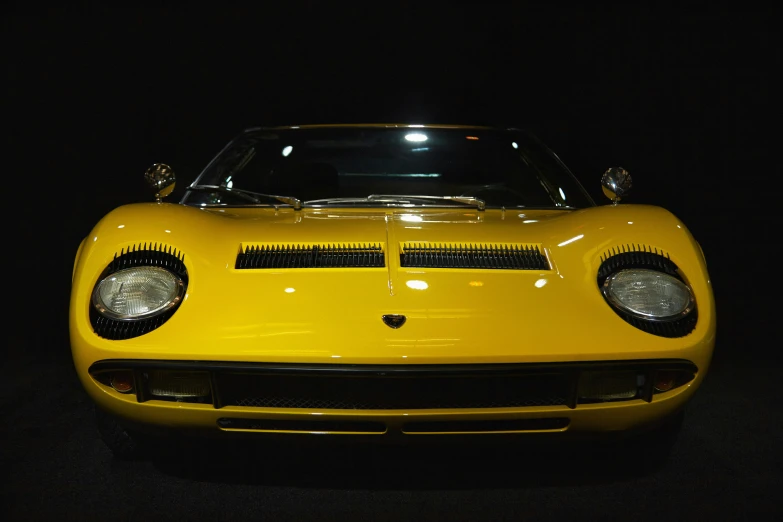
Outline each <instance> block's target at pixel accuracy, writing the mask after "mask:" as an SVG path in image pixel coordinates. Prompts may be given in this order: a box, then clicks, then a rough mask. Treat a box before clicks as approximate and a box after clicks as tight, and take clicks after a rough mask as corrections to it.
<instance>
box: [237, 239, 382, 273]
mask: <svg viewBox="0 0 783 522" xmlns="http://www.w3.org/2000/svg"><path fill="white" fill-rule="evenodd" d="M383 266H385V263H384V257H383V248H382V247H381V245H378V244H369V245H368V244H365V243H362V244H328V245H246V246H244V248H243V249H242V250H241V251H240V253H239V255H238V256H237V261H236V265H235V267H236V268H237V269H255V268H347V267H360V268H363V267H383Z"/></svg>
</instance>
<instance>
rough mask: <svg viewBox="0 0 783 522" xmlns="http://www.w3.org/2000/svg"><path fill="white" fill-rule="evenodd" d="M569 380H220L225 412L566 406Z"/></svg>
mask: <svg viewBox="0 0 783 522" xmlns="http://www.w3.org/2000/svg"><path fill="white" fill-rule="evenodd" d="M570 382H571V381H570V380H569V376H568V375H566V374H549V375H529V374H528V375H484V376H476V375H470V374H467V375H466V374H463V375H458V376H451V377H433V376H426V377H389V376H385V377H384V376H373V377H361V376H351V377H335V376H314V375H306V376H304V375H238V374H233V375H225V374H224V375H219V376H218V386H219V389H220V395H221V403H222V405H224V406H251V407H257V408H292V409H299V408H301V409H338V410H387V409H389V410H396V409H429V408H503V407H520V406H554V405H564V404H568V397H569V393H570V390H571V386H570Z"/></svg>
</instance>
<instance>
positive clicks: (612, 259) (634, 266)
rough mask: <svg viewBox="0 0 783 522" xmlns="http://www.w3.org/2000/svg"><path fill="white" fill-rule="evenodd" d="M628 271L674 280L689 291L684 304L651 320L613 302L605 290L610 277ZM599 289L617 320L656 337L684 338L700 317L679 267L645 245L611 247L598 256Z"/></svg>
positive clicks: (689, 287)
mask: <svg viewBox="0 0 783 522" xmlns="http://www.w3.org/2000/svg"><path fill="white" fill-rule="evenodd" d="M627 270H650V271H653V272H656V273H659V274H661V275H664V276H667V277H670V278H672V279H673V280H677V281H678V282H679V283H680V284H682V285H684V287H685V288H686V289H687V291H688V300H687V305H686V306H685V307H684V308H683V309H682V310H679V311H678V313H676V314H672V315H670V316H662V317H654V316H650V315H646V314H641V313H637V312H635V311H634V310H630V309H629V308H628V307H626V306H625V305H624V303H622V302H621V301H620V300H619V299H615V298H614V296H613V295H611V292H607V291H606V288H607V287H608V285H611V280H612V278H613V277H617V274H619V273H623V272H625V271H627ZM597 282H598V290H599V292H600V293H601V295H602V297H603V299H604V301H605V302H606V303H607V305H608V306H609V308H611V309H612V310H613V311H614V312H615V313H616V314H617V315H618V316H619V317H620V318H622V319H623V320H624V321H625V322H626V323H628V324H630V325H631V326H634V327H635V328H637V329H639V330H642V331H644V332H647V333H649V334H652V335H656V336H659V337H668V338H677V337H685V336H686V335H688V334H690V333H691V332H692V331H693V330H694V329H695V328H696V323H697V322H698V318H699V309H698V305H697V302H696V296H695V294H694V292H693V289H692V288H691V286H690V284H689V283H688V281H687V279H686V278H685V277H684V275H683V274H682V273H681V272H680V269H679V267H678V266H677V265H676V264H675V263H674V261H672V260H671V259H670V258H669V255H668V254H666V253H664V252H662V251H660V250H658V249H654V248H651V247H649V246H646V245H623V246H621V247H619V248H612V249H611V250H610V251H609V252H607V253H606V254H605V255H604V256H602V257H601V265H600V266H599V268H598V278H597Z"/></svg>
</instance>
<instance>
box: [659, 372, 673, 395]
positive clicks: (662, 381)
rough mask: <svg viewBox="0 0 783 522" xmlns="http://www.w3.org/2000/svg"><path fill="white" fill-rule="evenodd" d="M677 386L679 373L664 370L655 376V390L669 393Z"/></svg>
mask: <svg viewBox="0 0 783 522" xmlns="http://www.w3.org/2000/svg"><path fill="white" fill-rule="evenodd" d="M676 384H677V372H672V371H666V370H662V371H659V372H658V373H656V374H655V390H656V391H659V392H667V391H669V390H671V389H672V388H674V387H675V385H676Z"/></svg>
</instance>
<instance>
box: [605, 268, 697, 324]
mask: <svg viewBox="0 0 783 522" xmlns="http://www.w3.org/2000/svg"><path fill="white" fill-rule="evenodd" d="M602 291H603V294H604V296H605V297H606V299H607V301H609V302H610V303H611V304H612V305H614V306H615V307H617V308H619V309H620V310H623V311H624V312H627V313H630V314H631V315H633V316H635V317H638V318H641V319H647V320H653V321H669V320H675V319H679V318H681V317H683V316H684V315H687V314H688V313H689V312H690V311H691V310H692V309H693V305H694V301H693V294H691V291H690V289H689V288H688V287H687V286H686V285H685V284H684V283H683V282H682V281H680V280H679V279H677V278H676V277H673V276H670V275H668V274H665V273H663V272H659V271H657V270H646V269H629V270H620V271H619V272H616V273H614V274H612V275H610V276H609V277H607V278H606V280H605V281H604V284H603V287H602Z"/></svg>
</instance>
